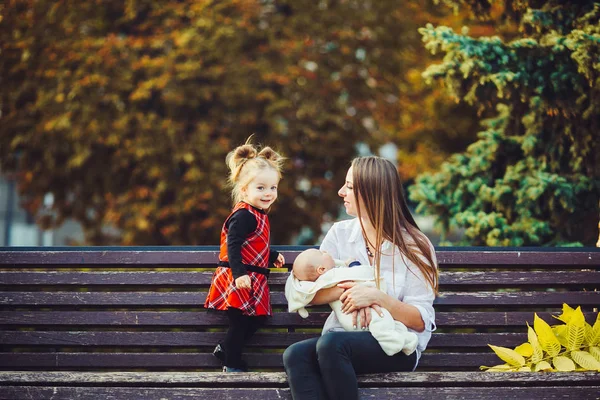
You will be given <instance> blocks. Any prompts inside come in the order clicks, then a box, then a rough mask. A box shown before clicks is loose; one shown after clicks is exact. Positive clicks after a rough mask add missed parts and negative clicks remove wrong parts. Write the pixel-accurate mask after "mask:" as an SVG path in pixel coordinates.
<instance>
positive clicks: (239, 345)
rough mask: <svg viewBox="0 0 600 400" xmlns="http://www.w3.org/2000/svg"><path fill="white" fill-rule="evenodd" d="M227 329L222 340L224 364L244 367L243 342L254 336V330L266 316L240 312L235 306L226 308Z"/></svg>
mask: <svg viewBox="0 0 600 400" xmlns="http://www.w3.org/2000/svg"><path fill="white" fill-rule="evenodd" d="M227 317H228V318H229V329H228V330H227V334H226V335H225V340H224V341H223V347H224V349H225V365H226V366H228V367H230V368H241V369H243V368H245V365H244V362H243V361H242V349H243V347H244V344H245V343H246V342H247V341H248V340H250V338H252V336H254V334H255V333H256V331H257V330H258V329H259V328H260V327H261V326H262V325H263V324H264V323H265V320H266V316H264V315H261V316H249V315H244V314H242V311H241V310H239V309H237V308H229V309H228V310H227Z"/></svg>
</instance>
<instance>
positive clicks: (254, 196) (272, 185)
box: [242, 168, 279, 210]
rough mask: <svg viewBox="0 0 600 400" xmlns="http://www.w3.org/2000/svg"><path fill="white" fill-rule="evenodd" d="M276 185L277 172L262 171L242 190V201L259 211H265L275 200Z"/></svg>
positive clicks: (277, 181)
mask: <svg viewBox="0 0 600 400" xmlns="http://www.w3.org/2000/svg"><path fill="white" fill-rule="evenodd" d="M277 184H279V174H278V173H277V171H275V170H274V169H271V168H267V169H263V170H261V171H260V172H259V173H258V174H257V175H256V176H255V177H254V179H252V180H251V181H250V183H248V185H247V186H246V187H245V188H243V189H242V200H244V201H245V202H246V203H248V204H250V205H251V206H254V207H256V208H258V209H259V210H267V209H268V208H269V207H271V205H272V204H273V203H274V202H275V200H276V199H277Z"/></svg>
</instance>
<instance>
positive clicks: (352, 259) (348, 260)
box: [344, 258, 356, 267]
mask: <svg viewBox="0 0 600 400" xmlns="http://www.w3.org/2000/svg"><path fill="white" fill-rule="evenodd" d="M352 261H356V258H348V259H346V260H345V261H344V264H345V265H346V267H347V266H348V265H350V263H351V262H352Z"/></svg>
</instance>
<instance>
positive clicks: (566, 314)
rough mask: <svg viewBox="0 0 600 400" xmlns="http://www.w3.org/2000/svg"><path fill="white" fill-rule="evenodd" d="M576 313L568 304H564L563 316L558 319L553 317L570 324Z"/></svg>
mask: <svg viewBox="0 0 600 400" xmlns="http://www.w3.org/2000/svg"><path fill="white" fill-rule="evenodd" d="M574 311H575V310H574V309H572V308H571V307H569V305H568V304H566V303H563V308H562V314H560V315H559V316H558V317H557V316H554V315H553V317H554V318H556V319H558V320H561V321H562V322H564V323H568V322H569V321H570V320H571V317H572V316H573V312H574Z"/></svg>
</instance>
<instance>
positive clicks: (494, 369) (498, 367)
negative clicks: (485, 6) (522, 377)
mask: <svg viewBox="0 0 600 400" xmlns="http://www.w3.org/2000/svg"><path fill="white" fill-rule="evenodd" d="M480 369H482V370H485V371H486V372H509V371H514V368H513V367H511V366H510V365H508V364H500V365H494V366H493V367H485V366H483V367H480Z"/></svg>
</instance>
